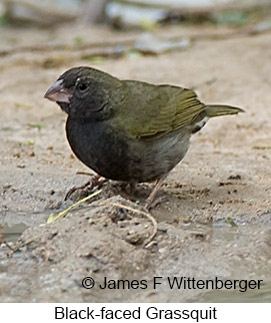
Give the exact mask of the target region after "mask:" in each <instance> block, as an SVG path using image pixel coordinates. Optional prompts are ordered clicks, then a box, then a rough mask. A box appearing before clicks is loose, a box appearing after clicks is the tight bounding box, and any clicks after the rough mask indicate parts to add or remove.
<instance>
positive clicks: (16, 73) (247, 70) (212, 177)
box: [0, 26, 271, 302]
mask: <svg viewBox="0 0 271 323" xmlns="http://www.w3.org/2000/svg"><path fill="white" fill-rule="evenodd" d="M214 31H215V32H223V31H224V29H223V30H222V29H218V28H214V27H204V28H198V29H196V28H189V27H186V28H185V27H179V28H176V27H174V28H169V29H165V30H164V31H163V33H164V34H167V35H168V34H172V35H174V34H176V35H177V34H178V35H190V34H195V33H197V32H201V33H204V32H206V33H208V32H214ZM158 33H159V32H158ZM0 34H1V37H0V46H1V49H5V48H9V49H10V48H13V47H14V46H18V45H20V46H23V45H35V46H36V45H39V44H40V45H45V44H47V43H50V44H51V43H67V44H71V43H72V42H73V41H74V39H76V37H79V36H80V37H81V38H82V39H83V40H87V41H88V42H90V41H91V42H93V43H95V42H97V41H101V39H102V40H110V41H112V40H114V39H123V38H125V37H127V38H129V37H134V36H135V32H130V33H128V34H125V35H124V34H122V33H121V32H118V33H116V32H112V31H110V30H108V29H106V28H104V27H97V28H95V29H94V28H93V27H88V28H86V27H82V26H63V27H60V28H58V29H56V30H34V29H33V28H32V29H22V28H18V29H16V28H12V29H10V28H9V29H5V28H2V29H1V30H0ZM90 38H91V39H90ZM270 41H271V38H270V33H265V34H261V35H257V36H241V35H240V36H239V37H236V38H232V39H225V40H214V39H213V40H212V39H210V40H204V41H196V42H193V43H192V44H191V46H189V47H188V48H187V49H185V50H182V51H174V52H170V53H165V54H162V55H159V56H145V55H127V56H126V57H122V58H119V59H114V58H108V59H104V60H99V61H97V62H94V61H93V60H89V59H81V58H76V57H74V56H73V55H72V53H71V52H70V51H69V50H66V51H62V52H56V51H49V50H48V51H37V52H31V51H27V50H26V51H16V52H15V51H14V52H10V53H8V54H6V55H1V60H0V73H1V78H0V93H1V99H0V105H1V117H0V119H1V121H0V136H1V142H0V202H1V204H0V207H1V209H0V221H1V222H0V223H2V225H3V228H2V230H3V232H4V237H2V240H5V239H6V240H8V241H9V242H8V245H9V246H10V247H11V248H15V247H16V246H20V249H19V250H17V251H16V252H15V253H13V255H12V256H9V257H7V254H8V253H10V249H9V248H8V246H7V245H6V244H5V243H3V244H2V245H1V248H0V301H1V302H115V301H118V302H127V301H128V302H134V301H137V302H186V301H211V302H215V301H218V302H222V301H226V302H227V301H229V302H231V301H233V302H235V301H236V302H242V301H245V302H249V301H254V302H265V301H266V302H268V301H269V302H270V301H271V273H270V266H271V217H270V216H271V205H270V195H271V167H270V159H271V146H270V134H271V123H270V120H271V109H270V102H271V91H270V84H271V65H270V62H271V53H270ZM78 65H91V66H93V67H96V68H99V69H102V70H104V71H106V72H109V73H111V74H113V75H115V76H118V77H119V78H130V79H138V80H144V81H148V82H153V83H170V84H175V85H182V86H185V87H191V88H194V89H195V90H196V91H197V93H198V94H199V97H200V98H201V99H202V100H203V101H204V102H208V103H228V104H231V105H236V106H240V107H242V108H243V109H245V110H246V113H244V114H241V115H238V116H228V117H221V118H216V119H213V120H211V121H209V122H208V124H207V126H206V127H204V129H203V130H202V131H201V132H200V133H198V134H196V135H195V136H194V137H193V138H192V143H191V147H190V150H189V152H188V153H187V155H186V157H185V158H184V160H183V161H182V162H181V163H180V164H179V165H177V166H176V167H175V168H174V169H173V170H172V172H171V173H170V174H169V176H168V178H167V179H166V181H165V183H164V185H163V187H162V189H161V191H160V193H159V196H161V197H164V200H163V202H162V203H160V204H158V205H157V206H156V207H155V208H153V209H152V210H151V214H152V216H153V217H154V219H155V220H156V221H157V223H158V228H157V233H156V236H155V237H154V238H153V239H152V241H151V242H150V243H147V242H148V239H149V237H150V236H151V234H152V233H153V230H154V229H155V227H154V223H152V222H151V219H150V218H149V217H147V216H146V215H145V214H143V213H142V212H141V211H140V210H142V209H141V207H140V204H139V203H140V202H141V201H143V200H144V198H146V197H147V195H148V193H149V191H150V185H148V184H141V185H139V186H138V189H137V191H136V193H135V195H134V196H129V194H128V193H127V192H126V191H125V189H123V188H122V186H121V185H120V184H119V183H108V184H105V185H104V186H103V187H102V192H101V194H100V195H98V196H97V197H96V198H95V199H94V200H91V201H89V202H86V203H84V204H82V205H81V206H79V207H78V208H76V209H74V210H73V211H72V212H70V213H69V214H68V215H67V216H65V217H63V218H61V219H59V220H57V221H55V222H54V223H52V224H45V223H46V220H47V218H48V216H49V214H50V213H52V212H53V213H55V214H56V213H58V212H60V211H61V210H64V209H65V208H67V207H68V206H69V205H71V204H72V203H73V202H74V201H75V200H78V198H79V196H74V197H73V201H71V200H69V201H67V202H64V201H63V198H64V196H65V194H66V192H67V190H68V189H69V188H71V187H73V186H74V185H82V184H83V183H84V182H86V181H87V180H88V177H87V176H86V175H80V174H77V172H79V171H81V172H82V171H84V172H90V170H89V169H87V167H85V166H84V165H83V164H82V163H80V162H79V161H78V160H77V159H76V158H75V157H74V156H73V154H72V152H71V150H70V148H69V146H68V143H67V140H66V137H65V130H64V126H65V119H66V115H65V114H64V113H63V112H61V111H60V109H59V108H58V106H57V105H56V104H54V103H52V102H49V101H48V100H45V99H43V95H44V93H45V91H46V90H47V89H48V87H49V86H51V84H52V83H53V82H54V81H55V80H56V79H57V78H58V76H59V75H60V74H61V73H62V72H63V71H65V70H66V69H68V68H70V67H72V66H78ZM26 227H28V229H27V230H26V231H25V232H23V234H22V236H21V237H20V238H19V241H18V242H17V243H15V241H13V240H14V239H11V236H12V233H13V234H14V233H15V232H16V231H23V230H24V229H25V228H26ZM8 233H9V234H8ZM146 243H147V245H146ZM154 276H161V277H163V279H164V280H166V278H167V277H173V276H176V277H182V276H185V277H195V278H197V279H200V278H204V279H214V278H215V277H219V278H221V279H233V278H235V279H257V280H258V279H262V280H263V281H264V285H263V287H262V288H261V289H260V290H252V291H247V292H243V293H241V292H239V291H211V290H193V289H191V290H181V291H180V290H177V289H174V290H170V289H169V288H168V287H167V286H166V284H162V285H161V286H160V287H159V288H158V289H153V288H151V287H148V288H146V289H140V288H137V289H107V290H102V289H100V288H98V283H99V282H100V283H101V282H102V281H103V279H104V277H107V278H108V279H115V280H120V279H127V280H142V279H146V280H147V281H148V282H151V281H152V279H153V277H154ZM84 277H93V279H94V280H95V281H96V285H95V286H94V288H93V289H91V290H88V289H84V288H83V287H82V284H81V282H82V279H83V278H84Z"/></svg>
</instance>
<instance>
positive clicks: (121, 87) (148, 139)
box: [44, 66, 244, 208]
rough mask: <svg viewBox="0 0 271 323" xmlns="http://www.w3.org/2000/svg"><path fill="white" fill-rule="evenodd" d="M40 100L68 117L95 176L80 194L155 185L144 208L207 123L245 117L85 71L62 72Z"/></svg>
mask: <svg viewBox="0 0 271 323" xmlns="http://www.w3.org/2000/svg"><path fill="white" fill-rule="evenodd" d="M44 97H45V98H47V99H49V100H51V101H54V102H56V103H57V104H58V105H59V106H60V108H61V109H62V110H63V111H64V112H66V113H67V114H68V117H67V120H66V136H67V139H68V142H69V144H70V147H71V149H72V151H73V153H74V154H75V155H76V156H77V158H78V159H79V160H80V161H81V162H83V163H84V164H85V165H86V166H88V167H89V168H90V169H92V170H93V171H94V172H95V173H96V175H95V176H93V177H92V179H91V180H90V181H88V182H87V183H86V184H85V185H84V186H81V187H80V188H84V187H86V186H87V185H90V186H91V187H94V186H96V185H99V184H101V183H103V182H104V181H105V180H109V179H111V180H116V181H122V182H127V183H130V184H131V185H135V184H136V183H141V182H154V181H155V186H154V188H153V190H152V192H151V194H150V195H149V196H148V198H147V199H146V201H145V202H146V203H145V206H146V207H147V208H150V206H151V204H152V203H153V201H154V199H155V196H156V194H157V192H158V191H159V189H160V187H161V185H162V183H163V181H164V179H165V178H166V176H167V175H168V173H169V172H170V171H171V170H172V169H173V168H174V167H175V166H176V165H177V164H178V163H179V162H180V161H181V160H182V159H183V158H184V156H185V155H186V153H187V151H188V148H189V144H190V138H191V136H192V135H193V134H195V133H197V132H198V131H200V130H201V129H202V128H203V127H204V126H205V124H206V123H207V121H208V120H209V119H210V118H213V117H216V116H224V115H233V114H238V113H239V112H244V110H243V109H241V108H239V107H235V106H230V105H220V104H210V105H209V104H204V103H202V102H201V101H200V100H199V99H198V97H197V94H196V93H195V91H194V90H192V89H189V88H185V87H181V86H173V85H169V84H160V85H156V84H151V83H147V82H143V81H138V80H121V79H119V78H117V77H115V76H113V75H110V74H108V73H106V72H103V71H101V70H98V69H95V68H92V67H89V66H79V67H73V68H71V69H69V70H67V71H65V72H64V73H63V74H62V75H61V76H59V78H58V79H57V81H56V82H55V83H54V84H53V85H52V86H51V87H50V88H49V89H48V90H47V92H46V93H45V95H44ZM76 189H77V188H73V189H71V190H70V193H72V192H73V191H74V190H76ZM68 195H69V192H68ZM69 196H70V195H69ZM66 197H67V196H66Z"/></svg>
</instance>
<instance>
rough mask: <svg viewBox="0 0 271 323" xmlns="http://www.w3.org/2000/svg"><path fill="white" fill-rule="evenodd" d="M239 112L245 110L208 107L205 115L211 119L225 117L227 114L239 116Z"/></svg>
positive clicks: (224, 106) (220, 106) (215, 106)
mask: <svg viewBox="0 0 271 323" xmlns="http://www.w3.org/2000/svg"><path fill="white" fill-rule="evenodd" d="M239 112H245V111H244V110H243V109H240V108H237V107H232V106H229V105H207V106H206V109H205V113H206V115H207V117H209V118H212V117H218V116H225V115H227V114H237V113H239Z"/></svg>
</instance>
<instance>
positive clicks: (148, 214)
mask: <svg viewBox="0 0 271 323" xmlns="http://www.w3.org/2000/svg"><path fill="white" fill-rule="evenodd" d="M113 205H114V206H116V207H119V208H123V209H126V210H128V211H131V212H134V213H136V214H141V215H144V216H145V217H146V218H147V219H149V220H150V221H151V223H152V225H153V232H152V234H151V235H150V237H149V238H148V239H146V241H145V247H146V248H148V247H149V245H150V242H151V241H152V239H153V238H154V237H155V235H156V233H157V222H156V220H155V219H154V217H153V216H152V215H151V214H150V213H147V212H144V211H141V210H137V209H134V208H132V207H129V206H126V205H123V204H120V203H113Z"/></svg>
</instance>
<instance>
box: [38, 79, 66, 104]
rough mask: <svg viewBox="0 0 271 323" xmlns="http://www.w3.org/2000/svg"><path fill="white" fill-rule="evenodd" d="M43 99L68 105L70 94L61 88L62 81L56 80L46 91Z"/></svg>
mask: <svg viewBox="0 0 271 323" xmlns="http://www.w3.org/2000/svg"><path fill="white" fill-rule="evenodd" d="M44 97H45V98H46V99H48V100H51V101H54V102H65V103H70V100H71V97H72V94H71V93H70V92H69V91H68V90H67V89H65V87H64V86H63V80H58V81H56V82H55V83H54V84H53V85H52V86H51V87H50V88H49V89H48V91H47V92H46V93H45V95H44Z"/></svg>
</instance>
